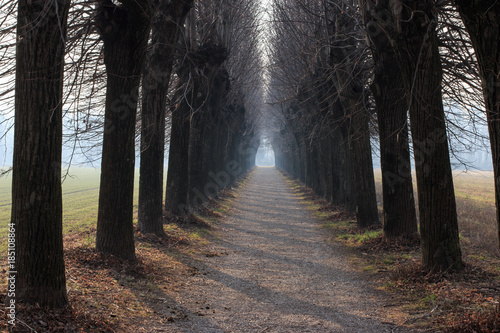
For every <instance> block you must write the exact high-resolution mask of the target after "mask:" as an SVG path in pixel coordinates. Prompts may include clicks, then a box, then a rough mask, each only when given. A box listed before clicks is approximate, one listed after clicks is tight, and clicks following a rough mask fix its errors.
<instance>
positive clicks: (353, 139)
mask: <svg viewBox="0 0 500 333" xmlns="http://www.w3.org/2000/svg"><path fill="white" fill-rule="evenodd" d="M356 104H357V105H358V108H359V110H358V111H354V110H355V108H354V107H353V105H352V104H351V105H350V106H349V107H348V109H350V112H351V126H350V130H351V131H350V134H349V149H350V150H351V156H353V160H352V161H353V162H354V165H353V167H354V168H353V169H354V170H353V171H354V185H355V187H356V219H357V221H358V226H360V227H362V228H366V227H369V226H372V225H374V224H377V223H379V220H378V207H377V195H376V192H375V177H374V175H373V161H372V150H371V144H370V129H369V123H368V122H369V115H368V114H367V111H366V110H364V107H362V106H361V107H360V106H359V104H358V103H356Z"/></svg>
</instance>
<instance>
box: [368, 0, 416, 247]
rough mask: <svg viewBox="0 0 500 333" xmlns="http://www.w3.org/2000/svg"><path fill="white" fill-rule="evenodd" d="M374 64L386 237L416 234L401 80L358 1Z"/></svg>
mask: <svg viewBox="0 0 500 333" xmlns="http://www.w3.org/2000/svg"><path fill="white" fill-rule="evenodd" d="M360 7H361V8H362V9H363V19H364V22H365V25H366V32H367V34H368V43H369V47H370V49H371V53H372V58H373V62H374V73H373V74H374V75H373V83H372V85H371V90H372V94H373V97H374V99H375V103H376V112H377V120H378V129H379V137H380V164H381V168H382V190H383V207H384V221H383V225H384V227H383V229H384V234H385V235H386V236H387V237H399V236H411V235H414V234H416V233H417V216H416V210H415V199H414V196H413V185H412V177H411V165H410V148H409V142H408V121H407V113H408V106H407V102H406V98H405V90H404V87H403V78H402V76H401V70H400V69H399V66H398V63H397V59H396V56H395V54H394V51H393V50H392V47H391V44H390V42H389V39H388V38H387V36H386V35H385V34H384V33H383V32H382V31H381V30H380V29H379V28H378V27H377V25H376V23H375V22H374V20H373V19H374V18H373V17H372V16H371V13H370V7H369V5H368V3H367V1H366V0H360Z"/></svg>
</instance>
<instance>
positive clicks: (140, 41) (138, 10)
mask: <svg viewBox="0 0 500 333" xmlns="http://www.w3.org/2000/svg"><path fill="white" fill-rule="evenodd" d="M147 4H148V3H147V2H141V3H140V4H139V3H136V2H130V3H129V2H124V4H123V5H120V6H117V5H114V4H113V2H111V1H100V2H99V4H98V7H97V17H96V26H97V28H98V30H99V33H100V35H101V38H102V40H103V42H104V63H105V65H106V74H107V89H106V102H105V121H104V137H103V147H102V162H101V186H100V191H99V212H98V218H97V233H96V250H97V251H99V252H102V253H109V254H113V255H115V256H117V257H120V258H123V259H125V260H135V246H134V229H133V194H134V165H135V123H136V115H137V100H138V90H139V82H140V76H141V73H142V70H143V64H144V58H145V55H146V46H147V40H148V36H149V25H150V24H149V17H148V15H147V14H148V10H147V8H145V7H144V5H146V6H147Z"/></svg>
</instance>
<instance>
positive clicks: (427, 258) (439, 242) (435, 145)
mask: <svg viewBox="0 0 500 333" xmlns="http://www.w3.org/2000/svg"><path fill="white" fill-rule="evenodd" d="M379 5H385V6H386V7H383V8H381V9H380V11H379V13H381V14H380V15H379V14H377V15H378V16H379V17H380V18H381V19H382V21H381V22H378V23H379V27H381V28H382V29H385V31H386V33H387V35H388V37H389V39H390V41H391V44H392V46H393V48H394V51H395V54H396V57H397V59H398V63H399V65H400V68H401V73H402V77H403V82H404V86H405V90H406V96H407V99H408V106H409V109H410V122H411V131H412V138H413V148H414V155H415V169H416V174H417V187H418V204H419V205H418V206H419V215H420V235H421V251H422V264H423V266H424V267H425V268H426V269H429V270H445V269H449V268H461V267H462V266H463V263H462V255H461V250H460V244H459V238H458V224H457V210H456V202H455V193H454V190H453V175H452V172H451V164H450V157H449V151H448V141H447V135H446V124H445V118H444V109H443V100H442V95H441V81H442V68H441V60H440V56H439V50H438V38H437V34H436V18H435V17H434V14H433V13H434V8H433V7H434V1H431V0H426V1H418V2H415V1H409V0H405V1H396V2H395V3H391V9H392V10H393V12H392V15H387V16H385V14H386V13H388V11H387V9H388V8H389V4H388V1H381V2H380V3H379ZM382 14H384V15H382ZM391 16H392V17H391ZM384 18H385V19H384Z"/></svg>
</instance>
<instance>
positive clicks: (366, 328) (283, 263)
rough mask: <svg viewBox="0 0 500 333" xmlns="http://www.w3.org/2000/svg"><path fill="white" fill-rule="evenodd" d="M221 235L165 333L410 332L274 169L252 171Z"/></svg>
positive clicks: (181, 297)
mask: <svg viewBox="0 0 500 333" xmlns="http://www.w3.org/2000/svg"><path fill="white" fill-rule="evenodd" d="M221 228H222V232H221V241H220V242H218V243H217V244H216V245H214V247H213V249H212V251H213V253H214V256H208V257H206V258H205V257H204V258H203V259H202V260H200V261H199V262H197V263H196V264H195V265H196V267H197V270H198V273H197V274H195V275H194V276H193V277H192V278H190V280H189V281H188V282H187V283H186V285H185V287H184V290H182V291H181V292H180V293H179V298H178V299H177V300H176V303H177V305H176V307H175V308H173V309H171V308H168V309H165V312H166V313H165V314H167V312H168V311H170V312H171V313H172V314H173V316H174V317H173V318H172V320H173V322H171V323H169V324H168V325H167V326H166V327H164V328H163V330H164V331H166V332H235V333H237V332H256V333H257V332H287V333H288V332H301V333H302V332H377V333H379V332H410V330H408V329H405V328H403V327H399V326H398V325H396V324H394V323H391V321H393V320H394V319H391V315H390V314H389V313H388V312H387V311H389V310H388V309H390V306H388V305H390V304H387V302H390V300H389V298H388V297H387V295H384V294H382V293H381V292H380V291H375V290H374V289H372V288H371V287H370V286H369V283H368V282H367V281H366V280H364V278H363V277H362V276H361V275H360V274H359V273H357V272H355V271H354V270H353V269H352V268H350V267H349V265H348V264H347V259H348V258H347V255H346V254H345V250H343V249H342V246H340V245H331V244H330V245H328V244H327V243H325V241H324V238H325V237H324V235H323V231H322V229H321V228H320V227H319V224H318V223H317V222H316V221H315V220H314V218H313V217H312V215H311V213H310V212H309V211H308V210H307V209H306V208H305V207H304V206H303V205H302V204H301V203H300V202H299V201H298V200H297V198H296V197H295V196H294V194H292V192H291V190H290V189H289V187H288V186H287V184H286V183H285V182H284V180H283V178H282V177H281V175H280V174H279V173H278V172H277V171H276V170H275V169H274V168H258V169H256V171H255V172H254V173H253V174H252V175H251V178H250V179H249V181H248V183H247V184H246V186H245V187H244V188H242V189H241V190H240V193H239V196H238V198H237V199H236V203H235V208H234V210H233V212H232V214H231V216H230V217H228V218H226V220H225V221H223V223H222V225H221ZM384 305H385V306H384ZM179 314H182V316H180V315H179ZM182 317H185V318H182ZM396 318H397V319H396V320H399V321H400V320H401V317H396Z"/></svg>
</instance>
